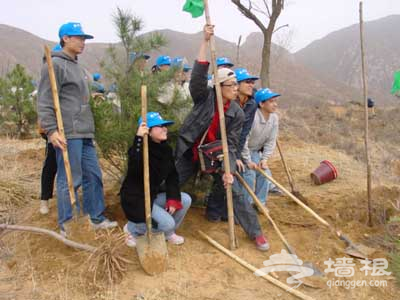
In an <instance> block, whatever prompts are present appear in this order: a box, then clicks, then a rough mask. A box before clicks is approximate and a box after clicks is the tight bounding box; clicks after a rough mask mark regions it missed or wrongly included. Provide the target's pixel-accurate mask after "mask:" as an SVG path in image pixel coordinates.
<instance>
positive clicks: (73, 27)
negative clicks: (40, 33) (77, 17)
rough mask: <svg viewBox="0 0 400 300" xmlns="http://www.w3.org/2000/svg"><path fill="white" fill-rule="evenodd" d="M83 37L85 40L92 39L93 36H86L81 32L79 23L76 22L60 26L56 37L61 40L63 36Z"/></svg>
mask: <svg viewBox="0 0 400 300" xmlns="http://www.w3.org/2000/svg"><path fill="white" fill-rule="evenodd" d="M65 35H69V36H83V37H84V38H85V39H92V38H93V35H90V34H86V33H84V32H83V29H82V25H81V23H78V22H68V23H65V24H63V25H61V27H60V29H59V31H58V36H59V38H60V39H62V37H63V36H65Z"/></svg>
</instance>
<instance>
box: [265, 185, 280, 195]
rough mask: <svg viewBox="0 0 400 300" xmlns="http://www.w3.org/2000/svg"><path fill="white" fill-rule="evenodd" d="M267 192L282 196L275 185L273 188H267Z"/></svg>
mask: <svg viewBox="0 0 400 300" xmlns="http://www.w3.org/2000/svg"><path fill="white" fill-rule="evenodd" d="M268 194H271V195H274V196H283V192H282V191H281V190H280V189H279V188H278V187H275V188H274V189H272V190H269V191H268Z"/></svg>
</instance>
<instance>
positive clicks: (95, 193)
mask: <svg viewBox="0 0 400 300" xmlns="http://www.w3.org/2000/svg"><path fill="white" fill-rule="evenodd" d="M67 147H68V157H69V162H70V165H71V173H72V178H73V181H74V189H75V199H76V200H77V201H76V208H77V211H78V213H79V211H80V204H79V201H78V193H77V191H78V189H79V187H80V186H81V185H82V194H83V213H84V214H89V216H90V219H91V220H92V222H94V223H99V222H102V221H103V220H104V219H105V217H104V216H103V211H104V209H105V205H104V194H103V182H102V175H101V170H100V166H99V162H98V159H97V154H96V148H95V147H94V144H93V140H92V139H68V141H67ZM56 158H57V207H58V224H59V225H60V226H62V224H63V223H65V222H66V221H68V220H70V219H71V218H72V206H71V200H70V197H69V190H68V183H67V175H66V174H65V168H64V159H63V156H62V151H61V150H60V149H59V148H56Z"/></svg>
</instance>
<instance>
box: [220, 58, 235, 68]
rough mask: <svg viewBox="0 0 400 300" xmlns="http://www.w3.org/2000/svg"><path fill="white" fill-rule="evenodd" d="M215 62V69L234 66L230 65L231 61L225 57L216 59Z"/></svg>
mask: <svg viewBox="0 0 400 300" xmlns="http://www.w3.org/2000/svg"><path fill="white" fill-rule="evenodd" d="M216 61H217V67H219V66H228V67H233V66H234V64H233V63H231V61H230V60H229V58H227V57H217V60H216Z"/></svg>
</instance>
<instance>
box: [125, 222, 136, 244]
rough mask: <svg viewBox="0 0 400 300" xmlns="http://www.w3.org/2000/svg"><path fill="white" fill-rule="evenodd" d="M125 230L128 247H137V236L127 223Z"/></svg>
mask: <svg viewBox="0 0 400 300" xmlns="http://www.w3.org/2000/svg"><path fill="white" fill-rule="evenodd" d="M124 232H125V234H126V237H125V244H126V245H127V246H128V247H131V248H135V247H136V238H135V237H134V236H133V235H132V234H131V233H130V232H129V230H128V224H125V226H124Z"/></svg>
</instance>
